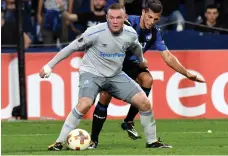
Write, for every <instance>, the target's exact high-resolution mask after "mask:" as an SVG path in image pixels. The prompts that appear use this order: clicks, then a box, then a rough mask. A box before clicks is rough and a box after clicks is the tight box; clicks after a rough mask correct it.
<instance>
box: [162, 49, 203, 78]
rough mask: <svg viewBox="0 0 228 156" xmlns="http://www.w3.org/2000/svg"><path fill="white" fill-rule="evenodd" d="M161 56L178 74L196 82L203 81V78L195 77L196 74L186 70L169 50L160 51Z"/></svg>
mask: <svg viewBox="0 0 228 156" xmlns="http://www.w3.org/2000/svg"><path fill="white" fill-rule="evenodd" d="M161 56H162V58H163V60H164V61H165V63H166V64H167V65H168V66H170V67H171V68H172V69H174V70H175V71H177V72H179V73H180V74H182V75H184V76H186V77H187V78H188V79H190V80H193V81H197V82H205V81H204V80H202V79H200V78H199V77H197V75H193V74H191V73H190V72H188V71H187V70H186V69H185V67H183V65H182V64H181V63H180V62H179V60H178V59H177V58H176V57H175V56H174V55H172V54H171V53H170V52H169V50H165V51H162V52H161Z"/></svg>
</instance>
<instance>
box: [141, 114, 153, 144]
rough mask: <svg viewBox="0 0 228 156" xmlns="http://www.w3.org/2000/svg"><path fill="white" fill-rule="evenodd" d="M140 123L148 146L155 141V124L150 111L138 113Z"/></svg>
mask: <svg viewBox="0 0 228 156" xmlns="http://www.w3.org/2000/svg"><path fill="white" fill-rule="evenodd" d="M139 114H140V121H141V124H142V126H143V129H144V134H145V137H146V141H147V143H148V144H151V143H153V142H155V141H157V136H156V124H155V120H154V116H153V113H152V111H146V112H139Z"/></svg>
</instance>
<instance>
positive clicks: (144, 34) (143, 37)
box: [89, 0, 204, 149]
mask: <svg viewBox="0 0 228 156" xmlns="http://www.w3.org/2000/svg"><path fill="white" fill-rule="evenodd" d="M162 9H163V7H162V4H161V2H160V1H159V0H148V2H147V4H146V7H145V8H144V9H143V10H142V15H141V16H132V15H129V16H128V21H127V22H126V24H130V25H131V26H132V27H133V28H134V29H135V30H136V32H137V34H138V40H139V42H140V43H141V45H142V48H143V51H144V52H146V51H147V50H148V49H150V48H151V47H154V48H155V49H156V50H158V51H160V53H161V56H162V58H163V60H164V61H165V63H166V64H167V65H168V66H170V67H171V68H172V69H174V70H175V71H177V72H179V73H180V74H182V75H184V76H186V77H187V78H188V79H190V80H193V81H197V82H204V81H203V80H201V79H200V78H198V77H197V76H196V75H193V74H191V73H189V72H188V71H187V70H186V69H185V68H184V67H183V66H182V65H181V64H180V62H179V61H178V59H177V58H176V57H175V56H173V55H172V54H171V53H170V52H169V50H168V48H167V47H166V45H165V42H164V40H163V37H162V33H161V31H160V30H159V28H158V27H157V25H155V24H156V23H157V22H158V21H159V19H160V16H161V14H162ZM123 71H124V72H125V73H126V74H127V75H128V76H129V77H131V78H132V79H133V80H135V81H136V82H137V83H138V84H139V85H140V86H141V88H142V89H143V91H144V92H145V93H146V95H147V96H148V95H149V93H150V90H151V87H152V83H153V78H152V75H151V74H150V72H149V71H148V70H147V69H145V68H144V69H143V68H140V66H139V65H138V61H137V59H136V57H135V56H134V55H131V52H128V53H126V58H125V60H124V63H123ZM111 98H112V97H111V96H110V95H109V94H108V93H106V92H101V93H100V99H99V102H98V103H97V105H96V108H95V110H94V114H93V124H92V134H91V140H92V141H91V143H90V146H89V149H94V148H96V147H97V145H98V137H99V133H100V131H101V129H102V127H103V124H104V122H105V120H106V117H107V108H108V104H109V103H110V101H111ZM138 112H139V111H138V109H137V108H136V107H134V106H133V105H131V106H130V109H129V112H128V114H127V116H126V118H125V119H124V120H123V123H122V124H121V127H122V129H123V130H126V131H127V133H128V135H129V137H130V138H132V139H133V140H135V139H138V138H140V136H139V135H138V133H137V131H136V130H135V128H134V122H133V120H134V118H135V116H136V115H137V113H138ZM170 147H171V146H169V145H166V144H163V143H161V142H160V140H157V141H156V142H154V143H152V144H150V147H149V148H170Z"/></svg>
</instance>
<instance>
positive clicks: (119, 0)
mask: <svg viewBox="0 0 228 156" xmlns="http://www.w3.org/2000/svg"><path fill="white" fill-rule="evenodd" d="M93 1H94V0H90V7H91V11H95V10H94V4H93ZM114 3H120V4H121V5H124V0H106V5H105V7H104V8H105V10H107V8H108V7H109V6H110V5H112V4H114Z"/></svg>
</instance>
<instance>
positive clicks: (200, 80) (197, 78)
mask: <svg viewBox="0 0 228 156" xmlns="http://www.w3.org/2000/svg"><path fill="white" fill-rule="evenodd" d="M186 77H187V78H188V79H189V80H192V81H196V82H200V83H205V81H204V80H203V79H201V78H199V77H197V75H193V74H191V73H189V72H187V76H186Z"/></svg>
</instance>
